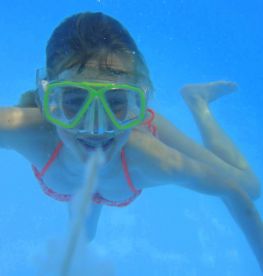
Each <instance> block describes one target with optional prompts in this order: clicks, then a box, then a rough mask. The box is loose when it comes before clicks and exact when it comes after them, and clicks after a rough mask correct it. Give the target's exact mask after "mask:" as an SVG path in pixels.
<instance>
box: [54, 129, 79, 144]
mask: <svg viewBox="0 0 263 276" xmlns="http://www.w3.org/2000/svg"><path fill="white" fill-rule="evenodd" d="M57 133H58V136H59V138H60V139H61V141H62V142H63V143H64V144H65V145H66V146H68V147H72V146H74V145H76V141H75V138H74V136H73V135H72V134H71V133H68V132H67V131H65V130H62V129H60V128H57Z"/></svg>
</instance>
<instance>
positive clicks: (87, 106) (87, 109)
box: [43, 81, 146, 134]
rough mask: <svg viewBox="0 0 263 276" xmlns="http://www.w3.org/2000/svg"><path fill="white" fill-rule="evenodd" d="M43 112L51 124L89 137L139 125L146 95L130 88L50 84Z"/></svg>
mask: <svg viewBox="0 0 263 276" xmlns="http://www.w3.org/2000/svg"><path fill="white" fill-rule="evenodd" d="M43 110H44V114H45V117H46V118H47V120H48V121H50V122H51V123H53V124H55V125H57V126H59V127H62V128H65V129H75V128H77V129H78V130H79V131H81V132H85V133H86V132H87V133H90V134H103V133H111V132H114V131H116V130H127V129H130V128H132V127H134V126H137V125H139V124H140V123H141V122H142V121H143V120H144V118H145V113H146V96H145V91H144V90H143V89H141V88H139V87H135V86H132V85H129V84H115V83H99V82H73V81H53V82H49V83H47V85H46V86H45V89H44V99H43Z"/></svg>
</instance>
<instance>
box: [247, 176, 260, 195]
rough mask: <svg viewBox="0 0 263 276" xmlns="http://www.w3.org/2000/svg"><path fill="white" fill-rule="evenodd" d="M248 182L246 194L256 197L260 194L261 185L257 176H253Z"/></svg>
mask: <svg viewBox="0 0 263 276" xmlns="http://www.w3.org/2000/svg"><path fill="white" fill-rule="evenodd" d="M250 183H251V185H250V187H249V191H248V194H249V196H250V197H251V198H252V199H253V200H255V199H258V198H259V197H260V195H261V186H260V182H259V180H258V178H257V177H256V176H253V177H252V179H251V182H250Z"/></svg>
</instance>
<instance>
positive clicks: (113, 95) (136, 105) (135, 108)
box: [105, 89, 141, 124]
mask: <svg viewBox="0 0 263 276" xmlns="http://www.w3.org/2000/svg"><path fill="white" fill-rule="evenodd" d="M105 98H106V101H107V103H108V105H109V107H110V109H111V112H112V113H113V114H114V116H115V118H116V120H117V121H118V122H119V123H121V124H127V123H129V122H131V121H133V120H135V119H137V118H138V117H139V115H140V112H141V100H140V96H139V94H138V92H137V91H133V90H128V89H112V90H109V91H107V92H106V93H105Z"/></svg>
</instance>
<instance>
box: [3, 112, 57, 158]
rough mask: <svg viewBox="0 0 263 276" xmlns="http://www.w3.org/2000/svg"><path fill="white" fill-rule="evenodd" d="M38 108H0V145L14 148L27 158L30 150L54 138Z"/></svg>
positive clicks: (53, 133)
mask: <svg viewBox="0 0 263 276" xmlns="http://www.w3.org/2000/svg"><path fill="white" fill-rule="evenodd" d="M55 135H56V134H55V131H54V128H53V127H52V126H51V125H50V124H48V123H47V122H46V121H45V120H44V118H43V117H42V115H41V112H40V110H39V109H38V108H19V107H8V108H0V147H2V148H7V149H12V150H15V151H17V152H19V153H21V154H22V155H24V156H25V157H27V159H30V158H29V157H28V155H30V152H32V151H34V150H35V149H37V147H39V146H41V145H43V144H47V143H48V141H51V140H52V143H53V141H54V138H55Z"/></svg>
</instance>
